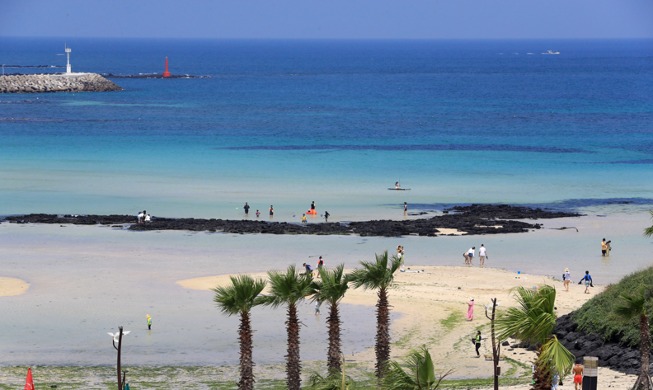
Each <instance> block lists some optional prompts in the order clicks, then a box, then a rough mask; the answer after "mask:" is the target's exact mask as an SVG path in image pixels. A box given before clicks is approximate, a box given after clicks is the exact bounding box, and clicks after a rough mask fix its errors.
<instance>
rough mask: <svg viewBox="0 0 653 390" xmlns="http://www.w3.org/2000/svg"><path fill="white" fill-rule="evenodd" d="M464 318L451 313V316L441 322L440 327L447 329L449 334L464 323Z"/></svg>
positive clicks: (458, 314)
mask: <svg viewBox="0 0 653 390" xmlns="http://www.w3.org/2000/svg"><path fill="white" fill-rule="evenodd" d="M464 319H465V318H464V316H463V315H462V314H460V313H458V312H451V313H449V316H448V317H447V318H445V319H443V320H440V325H442V327H443V328H444V329H445V331H447V332H451V331H452V330H454V329H455V328H456V327H457V326H458V325H460V324H461V323H462V322H463V321H464Z"/></svg>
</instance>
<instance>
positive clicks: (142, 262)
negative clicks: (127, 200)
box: [0, 214, 651, 388]
mask: <svg viewBox="0 0 653 390" xmlns="http://www.w3.org/2000/svg"><path fill="white" fill-rule="evenodd" d="M542 222H543V223H544V225H545V229H542V230H540V231H534V232H531V233H526V234H517V235H496V236H492V237H490V236H464V235H463V236H451V237H438V238H425V237H412V236H411V237H402V238H362V237H356V236H344V237H340V236H328V237H319V236H315V237H305V236H302V237H298V236H268V235H235V234H234V235H228V234H211V233H204V232H202V233H190V232H129V231H126V230H121V229H115V228H110V227H99V226H70V225H65V226H62V227H60V226H48V225H16V224H6V223H4V224H0V245H1V246H2V248H3V251H2V253H0V261H1V262H2V264H3V270H2V273H3V274H4V275H1V276H11V277H12V278H19V279H22V280H25V281H28V282H29V289H28V290H27V291H26V292H25V293H23V294H21V295H14V296H3V297H1V298H0V311H2V312H3V313H8V315H7V317H6V321H5V332H3V333H2V334H0V344H1V345H3V353H2V354H0V365H4V366H7V365H34V364H42V365H81V366H88V365H111V364H113V362H114V361H115V351H114V350H113V347H112V346H111V340H110V338H109V337H108V336H107V335H106V332H108V331H115V328H117V327H118V326H119V325H124V326H125V329H128V330H132V333H131V334H130V335H129V336H127V338H126V342H125V346H124V348H125V349H124V358H123V361H124V364H126V365H178V366H179V365H180V366H184V365H210V366H225V367H226V366H233V365H235V364H237V359H238V356H237V335H236V329H237V318H230V317H226V316H224V315H222V314H220V313H219V311H218V310H217V308H216V307H215V305H214V303H213V302H212V297H213V295H212V293H211V292H210V291H209V290H207V289H208V288H210V287H214V286H215V285H216V284H218V283H221V281H220V280H219V279H215V276H216V275H223V280H226V279H225V277H224V275H228V274H234V273H248V274H257V273H258V274H263V273H265V272H266V271H268V270H272V269H277V270H283V269H285V268H286V267H287V266H288V265H289V264H295V265H296V266H298V267H299V266H301V264H302V263H303V262H306V261H317V260H316V259H317V257H316V256H317V255H323V256H324V258H325V261H326V265H327V267H328V266H332V265H335V264H339V263H344V264H345V266H346V267H347V268H349V269H351V268H355V267H356V265H357V264H358V262H359V261H360V260H367V261H370V260H373V258H374V254H375V253H381V252H382V251H384V250H389V251H393V249H394V248H396V246H397V245H398V244H402V245H403V246H404V247H405V248H406V266H407V267H410V268H411V269H410V270H411V271H414V270H420V271H421V270H422V269H423V270H424V271H425V272H424V273H422V272H419V273H416V272H406V273H400V274H398V275H397V281H398V286H397V287H398V288H397V289H395V290H393V291H392V292H391V296H390V300H391V304H392V305H393V306H394V308H393V317H392V319H393V324H392V332H393V340H395V341H396V342H398V343H397V344H396V345H395V346H393V350H392V357H393V358H399V357H401V356H402V354H404V353H405V352H406V351H407V350H408V349H410V348H411V347H412V346H418V345H421V344H422V343H427V345H429V348H431V349H432V353H433V352H434V351H437V353H434V355H436V354H437V355H438V356H442V357H444V358H445V359H444V360H439V361H438V366H440V364H442V367H443V368H444V366H445V364H443V363H445V362H456V364H457V365H460V367H459V368H456V374H455V375H454V377H459V378H469V377H478V376H487V374H485V373H486V372H487V371H486V370H487V367H485V365H486V364H490V365H491V362H489V361H485V360H484V359H475V358H473V350H472V348H471V343H469V342H468V338H469V335H470V334H471V333H472V332H473V331H474V329H475V328H476V327H477V326H481V327H486V326H487V324H486V323H487V321H486V320H485V319H484V318H483V313H482V304H484V303H487V302H488V300H489V297H491V296H497V297H498V298H499V300H500V301H501V302H502V303H503V304H504V305H507V304H508V303H507V302H510V297H509V288H510V287H511V286H513V285H515V284H520V285H525V286H527V287H532V286H536V285H538V284H540V283H558V284H557V285H556V286H557V287H558V288H559V287H560V282H558V281H555V280H552V279H550V278H548V277H546V276H536V275H549V276H553V277H556V278H559V277H560V276H558V274H561V273H562V270H563V269H564V267H569V268H570V269H571V271H572V277H573V278H574V279H580V277H581V275H582V273H583V272H584V270H585V269H589V270H590V271H591V272H592V275H593V277H594V280H595V281H596V283H595V285H597V287H596V288H595V289H594V290H593V291H592V294H590V295H589V296H588V295H585V294H582V291H572V292H569V293H565V292H563V291H560V292H559V294H558V296H559V300H560V302H559V303H558V308H559V311H560V314H564V313H565V312H568V311H570V310H572V309H573V308H575V307H579V306H580V305H581V304H582V302H584V301H585V300H586V299H587V298H588V297H590V296H593V295H595V293H596V292H597V291H598V290H599V289H600V287H598V286H605V285H607V284H609V283H611V282H616V281H618V280H619V279H620V278H621V277H622V276H624V275H626V274H629V273H631V272H633V271H635V270H638V269H641V268H643V267H645V266H648V265H649V264H650V258H649V257H647V256H642V254H643V253H644V254H647V253H649V252H650V245H651V240H650V239H647V238H644V237H643V236H642V234H641V232H642V230H643V228H644V227H646V226H650V218H649V215H648V214H646V215H644V214H614V215H609V216H606V217H598V216H588V217H582V218H570V219H560V220H550V221H542ZM562 226H574V227H577V228H578V232H576V231H575V230H573V229H567V230H556V228H559V227H562ZM602 237H607V238H608V239H611V240H612V242H613V247H614V248H615V249H614V250H613V252H612V255H611V256H610V257H609V258H602V257H601V256H600V245H599V243H600V240H601V238H602ZM481 243H484V244H485V246H486V247H488V255H489V259H488V261H487V262H486V265H487V266H488V267H491V268H492V269H489V268H486V269H480V268H478V261H477V259H474V267H471V268H469V267H464V266H462V264H463V259H462V255H461V254H462V252H463V251H464V250H466V249H467V248H469V247H470V246H472V245H475V246H476V247H477V248H478V247H479V246H480V244H481ZM518 271H519V272H520V278H519V279H515V277H516V276H517V272H518ZM522 275H523V276H522ZM197 278H205V279H204V284H203V285H200V284H199V283H198V279H197ZM181 281H185V282H181ZM180 283H181V284H180ZM572 287H573V290H576V288H578V289H580V286H577V285H575V284H574V285H572ZM459 288H460V289H459ZM3 291H4V290H3ZM470 296H474V297H475V299H476V302H479V303H478V304H477V307H476V318H475V319H474V321H472V322H471V323H469V322H466V321H464V313H465V311H466V302H467V300H468V299H469V297H470ZM374 300H375V295H374V293H372V292H363V291H358V290H352V291H351V292H350V293H349V294H348V295H347V297H346V298H345V300H344V301H343V303H344V306H343V331H344V335H343V336H344V339H343V340H344V345H345V350H344V352H345V355H346V356H347V359H348V361H349V360H350V359H351V361H353V362H360V363H361V364H362V365H365V364H370V363H369V362H371V361H373V351H372V350H371V348H369V347H370V346H372V345H373V335H374V307H373V304H374ZM323 312H324V310H323ZM148 313H149V314H151V315H152V316H153V320H154V323H153V328H152V331H151V332H148V331H147V327H146V322H145V315H146V314H148ZM300 315H301V316H302V317H301V318H302V321H303V322H304V324H305V325H306V326H304V327H302V329H301V332H302V334H301V337H302V359H303V360H304V361H306V362H312V361H319V360H321V359H324V354H325V350H326V342H325V340H326V327H325V324H324V321H325V318H316V317H315V316H314V314H313V307H312V306H311V305H310V304H308V303H306V304H303V305H302V306H301V307H300ZM283 317H284V312H283V310H277V311H274V310H272V309H260V310H259V309H258V308H257V310H256V311H255V312H254V313H253V318H254V321H255V323H254V327H255V328H256V329H257V332H256V334H255V347H254V348H255V357H254V358H255V361H256V363H257V367H258V368H259V369H260V370H265V371H259V373H261V374H263V373H265V374H269V373H274V372H275V371H274V370H270V369H269V368H270V367H274V366H276V365H278V364H282V363H283V353H280V351H283V350H285V345H284V340H285V336H284V334H285V333H284V332H285V329H284V324H283V321H284V319H283ZM323 317H324V315H323ZM443 319H449V320H448V321H449V322H451V321H454V323H455V324H456V326H455V327H454V328H453V329H452V330H449V329H446V331H445V330H444V329H443V328H442V327H443V326H444V325H443V323H442V321H443ZM445 322H446V321H445ZM483 329H485V328H482V330H483ZM468 344H469V345H468ZM487 348H489V346H486V345H484V347H483V349H486V350H487ZM483 349H482V350H483ZM505 352H506V354H507V356H509V355H508V354H509V353H510V351H505ZM522 352H523V351H520V352H515V354H516V355H519V354H520V353H522ZM520 356H522V355H519V356H515V358H519V357H520ZM523 356H527V355H523ZM526 360H528V358H526ZM365 362H368V363H365ZM372 364H373V363H372ZM601 375H602V374H601V372H600V376H601ZM606 375H611V377H620V374H614V375H613V374H612V373H610V374H606ZM265 377H266V376H265V375H262V376H259V378H265ZM606 377H607V376H606ZM617 379H618V378H617ZM615 380H616V379H615ZM613 388H619V387H615V386H613Z"/></svg>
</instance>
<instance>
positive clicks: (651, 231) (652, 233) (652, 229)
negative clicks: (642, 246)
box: [644, 210, 653, 237]
mask: <svg viewBox="0 0 653 390" xmlns="http://www.w3.org/2000/svg"><path fill="white" fill-rule="evenodd" d="M649 213H651V218H653V210H649ZM644 235H645V236H647V237H651V236H653V226H649V227H647V228H646V229H644Z"/></svg>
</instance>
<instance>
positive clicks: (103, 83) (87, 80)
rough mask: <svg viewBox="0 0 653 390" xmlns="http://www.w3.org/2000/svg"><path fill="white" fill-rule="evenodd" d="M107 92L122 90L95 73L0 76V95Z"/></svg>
mask: <svg viewBox="0 0 653 390" xmlns="http://www.w3.org/2000/svg"><path fill="white" fill-rule="evenodd" d="M109 91H122V88H121V87H120V86H118V85H117V84H115V83H114V82H112V81H109V80H107V79H106V78H104V77H102V76H100V75H99V74H96V73H70V74H66V73H57V74H30V75H27V74H24V75H3V76H0V93H43V92H109Z"/></svg>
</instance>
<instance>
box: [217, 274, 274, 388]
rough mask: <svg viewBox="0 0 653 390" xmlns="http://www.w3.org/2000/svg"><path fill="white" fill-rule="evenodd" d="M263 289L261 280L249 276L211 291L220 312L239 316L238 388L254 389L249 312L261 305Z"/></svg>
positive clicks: (235, 277) (235, 279)
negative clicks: (213, 293)
mask: <svg viewBox="0 0 653 390" xmlns="http://www.w3.org/2000/svg"><path fill="white" fill-rule="evenodd" d="M264 288H265V281H264V280H263V279H256V280H254V278H252V277H251V276H249V275H239V276H232V277H231V286H224V287H223V286H220V287H216V288H214V289H213V291H214V292H215V296H214V298H213V301H214V302H215V303H216V304H217V305H218V308H220V311H222V312H223V313H226V314H227V315H229V316H232V315H234V314H240V327H239V329H238V333H239V341H240V381H239V382H238V388H239V389H244V390H252V389H253V388H254V382H255V380H254V363H253V361H252V324H251V320H250V314H249V312H250V310H251V309H252V307H254V306H256V305H259V304H260V303H261V298H262V297H261V296H260V295H259V294H261V291H263V289H264Z"/></svg>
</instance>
